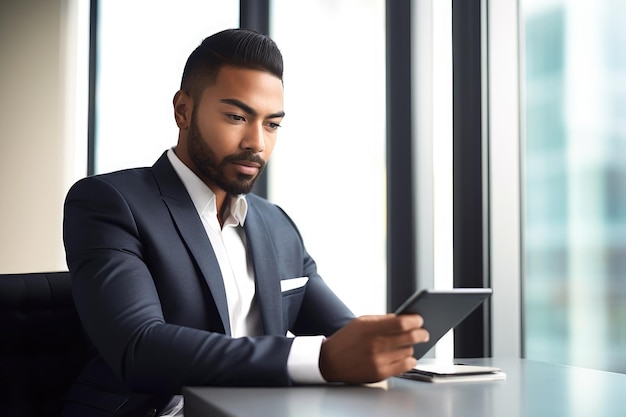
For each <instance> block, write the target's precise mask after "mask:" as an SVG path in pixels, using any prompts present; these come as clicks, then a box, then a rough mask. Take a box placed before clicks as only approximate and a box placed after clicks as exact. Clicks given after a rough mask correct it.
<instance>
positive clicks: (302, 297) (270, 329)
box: [64, 29, 428, 417]
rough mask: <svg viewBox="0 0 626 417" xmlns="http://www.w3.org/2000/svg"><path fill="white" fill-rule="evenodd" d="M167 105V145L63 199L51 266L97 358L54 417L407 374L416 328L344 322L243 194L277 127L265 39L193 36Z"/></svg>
mask: <svg viewBox="0 0 626 417" xmlns="http://www.w3.org/2000/svg"><path fill="white" fill-rule="evenodd" d="M173 104H174V117H175V120H176V123H177V125H178V127H179V137H178V143H177V145H176V147H175V148H173V149H170V150H168V151H167V152H165V153H164V154H163V155H162V157H161V158H160V159H159V160H158V161H157V162H156V163H155V164H154V166H152V167H151V168H141V169H131V170H125V171H121V172H115V173H111V174H105V175H100V176H94V177H90V178H86V179H83V180H81V181H79V182H78V183H76V184H75V185H74V186H73V187H72V189H71V190H70V192H69V193H68V196H67V199H66V204H65V220H64V240H65V247H66V254H67V262H68V266H69V270H70V274H71V276H72V283H73V288H74V295H75V301H76V307H77V309H78V312H79V314H80V317H81V320H82V322H83V324H84V327H85V330H86V332H87V334H88V336H89V338H90V339H91V341H92V342H93V344H94V346H95V347H96V349H97V351H98V355H97V356H96V358H95V359H94V360H93V361H92V362H90V363H89V364H88V365H87V366H86V367H85V369H84V370H83V372H82V373H81V375H80V377H79V378H78V380H77V381H76V383H75V384H74V385H73V386H72V388H71V389H70V391H69V392H68V395H67V405H66V408H65V414H64V415H66V416H74V415H75V416H78V415H80V416H83V417H87V416H95V415H98V416H108V415H116V416H122V415H142V416H143V415H146V414H148V415H150V414H151V415H165V414H168V415H174V414H176V413H177V412H178V413H179V414H176V415H180V411H177V410H178V409H179V408H180V404H181V401H180V397H179V394H180V392H181V388H182V387H183V386H186V385H223V386H246V385H248V386H261V385H276V386H278V385H281V386H285V385H291V384H299V383H300V384H307V383H324V382H326V381H329V382H346V383H366V382H374V381H379V380H382V379H385V378H388V377H390V376H392V375H397V374H399V373H402V372H404V371H406V370H408V369H410V368H411V367H412V366H414V364H415V359H414V358H413V356H412V354H413V348H412V346H413V345H414V344H415V343H420V342H424V341H426V340H427V339H428V333H427V332H426V330H424V329H423V328H422V319H421V317H419V316H417V315H406V316H394V315H383V316H368V317H360V318H354V316H353V314H352V313H351V312H350V311H349V309H348V308H347V307H346V306H345V305H344V304H343V303H342V302H341V301H340V300H339V299H338V298H337V297H336V296H335V295H334V294H333V293H332V291H331V290H330V289H329V288H328V287H327V286H326V284H325V283H324V282H323V281H322V279H321V278H320V276H319V275H318V274H317V271H316V266H315V262H314V261H313V259H311V257H310V256H309V255H308V253H307V252H306V249H305V247H304V244H303V242H302V239H301V236H300V234H299V233H298V230H297V228H296V226H295V225H294V224H293V223H292V221H291V220H290V219H289V217H288V216H287V215H286V214H285V213H284V212H283V211H282V210H281V209H280V208H278V207H277V206H275V205H273V204H271V203H269V202H268V201H266V200H264V199H261V198H260V197H258V196H255V195H253V194H249V193H250V190H251V189H252V186H253V184H254V181H255V180H256V179H257V178H258V176H259V175H260V173H261V172H262V170H263V168H264V167H265V164H266V162H267V160H268V159H269V157H270V154H271V153H272V149H273V147H274V144H275V142H276V135H277V131H278V129H279V127H280V123H281V120H282V118H283V116H284V110H283V83H282V56H281V54H280V51H279V50H278V48H277V47H276V45H275V43H274V42H273V41H272V40H271V39H269V38H268V37H266V36H264V35H261V34H258V33H256V32H252V31H248V30H242V29H234V30H226V31H223V32H219V33H217V34H215V35H213V36H211V37H209V38H207V39H205V40H204V41H203V42H202V44H201V45H200V46H199V47H198V48H197V49H196V50H195V51H194V52H193V53H192V54H191V55H190V57H189V59H188V61H187V64H186V66H185V69H184V72H183V77H182V82H181V89H180V91H178V92H177V93H176V95H175V96H174V103H173ZM288 331H290V332H291V333H293V334H294V335H295V336H296V337H295V338H294V337H287V332H288Z"/></svg>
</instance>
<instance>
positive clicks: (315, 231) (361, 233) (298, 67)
mask: <svg viewBox="0 0 626 417" xmlns="http://www.w3.org/2000/svg"><path fill="white" fill-rule="evenodd" d="M271 6H272V16H271V22H272V28H271V34H272V37H273V38H274V39H275V40H276V42H277V43H278V46H279V47H280V48H281V51H282V52H283V55H284V58H285V75H284V80H285V113H286V117H285V119H284V120H283V122H282V127H281V132H280V134H279V139H278V143H277V144H276V148H275V150H274V155H273V156H272V161H271V162H270V165H269V175H268V183H269V194H270V199H271V200H272V201H273V202H275V203H277V204H279V205H280V206H282V207H283V208H284V209H285V211H286V212H287V213H289V215H290V216H291V217H293V219H294V221H295V222H296V223H297V224H298V227H299V228H300V231H301V233H302V235H303V238H304V241H305V244H306V245H307V249H308V250H309V253H310V254H311V255H312V256H313V258H314V259H315V260H316V262H317V264H318V269H319V272H320V274H321V275H322V277H324V279H325V280H326V282H327V283H328V284H329V285H330V286H331V287H332V288H333V290H334V291H335V292H336V293H337V294H338V295H339V296H340V297H341V298H342V300H344V301H345V302H346V304H348V306H349V307H350V308H351V309H352V310H353V311H354V312H355V313H356V314H372V313H384V312H385V311H386V244H385V236H386V234H385V227H386V220H385V218H386V217H385V216H386V213H385V210H386V184H385V181H386V180H385V136H386V133H385V129H386V125H385V112H386V110H385V2H384V0H369V1H363V0H342V1H336V0H318V1H311V2H299V1H292V0H275V1H272V2H271Z"/></svg>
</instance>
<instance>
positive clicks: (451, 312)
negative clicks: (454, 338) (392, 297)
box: [395, 288, 492, 359]
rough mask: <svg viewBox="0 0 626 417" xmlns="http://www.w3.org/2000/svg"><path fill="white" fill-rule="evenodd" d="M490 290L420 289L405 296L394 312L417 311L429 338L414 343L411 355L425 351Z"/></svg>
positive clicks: (489, 293)
mask: <svg viewBox="0 0 626 417" xmlns="http://www.w3.org/2000/svg"><path fill="white" fill-rule="evenodd" d="M491 293H492V290H491V288H454V289H450V290H421V291H418V292H416V293H415V294H413V295H412V296H411V297H409V298H408V299H407V300H406V301H405V302H404V303H403V304H402V305H401V306H400V307H399V308H398V309H397V310H396V312H395V314H411V313H413V314H419V315H420V316H422V318H423V319H424V328H425V329H426V330H428V332H429V333H430V340H429V341H428V342H426V343H419V344H417V345H415V346H414V349H415V354H414V356H415V358H417V359H419V358H421V357H422V356H424V355H425V354H426V352H428V351H429V350H430V349H431V348H432V347H433V346H434V345H435V344H436V343H437V342H438V341H439V339H441V338H442V337H443V336H444V335H445V334H446V333H447V332H448V331H449V330H450V329H452V328H454V327H456V326H457V325H458V324H460V323H461V322H462V321H463V320H464V319H465V318H466V317H467V316H469V315H470V313H471V312H472V311H474V310H475V309H476V308H477V307H478V306H479V305H481V304H482V303H483V301H485V300H486V299H487V298H488V297H489V296H490V295H491Z"/></svg>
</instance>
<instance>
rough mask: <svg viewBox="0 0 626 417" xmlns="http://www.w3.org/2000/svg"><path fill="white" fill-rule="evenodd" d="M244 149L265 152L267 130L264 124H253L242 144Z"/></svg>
mask: <svg viewBox="0 0 626 417" xmlns="http://www.w3.org/2000/svg"><path fill="white" fill-rule="evenodd" d="M241 146H242V148H244V149H247V150H251V151H252V152H254V153H260V152H263V151H264V150H265V129H264V127H263V124H262V123H251V124H250V128H249V129H247V131H246V136H245V137H244V138H243V140H242V143H241Z"/></svg>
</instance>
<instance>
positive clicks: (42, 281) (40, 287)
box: [0, 272, 93, 417]
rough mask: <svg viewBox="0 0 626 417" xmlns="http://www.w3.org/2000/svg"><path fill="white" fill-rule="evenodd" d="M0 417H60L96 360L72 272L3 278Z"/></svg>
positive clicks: (0, 293) (0, 277) (0, 278)
mask: <svg viewBox="0 0 626 417" xmlns="http://www.w3.org/2000/svg"><path fill="white" fill-rule="evenodd" d="M0 340H1V341H2V342H1V343H0V416H11V417H13V416H15V417H22V416H28V417H30V416H58V415H59V414H60V411H61V404H62V402H61V399H62V396H63V394H64V393H65V391H66V390H67V388H68V387H69V385H70V384H71V382H72V381H73V380H74V379H75V378H76V376H77V375H78V373H79V372H80V370H81V369H82V367H83V365H84V364H85V363H86V362H87V361H88V360H89V358H91V357H92V356H93V348H92V346H91V344H90V343H89V342H88V341H87V338H86V337H85V336H84V333H83V330H82V326H81V323H80V320H79V318H78V314H77V313H76V308H75V306H74V300H73V298H72V287H71V282H70V277H69V273H68V272H52V273H32V274H7V275H0Z"/></svg>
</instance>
